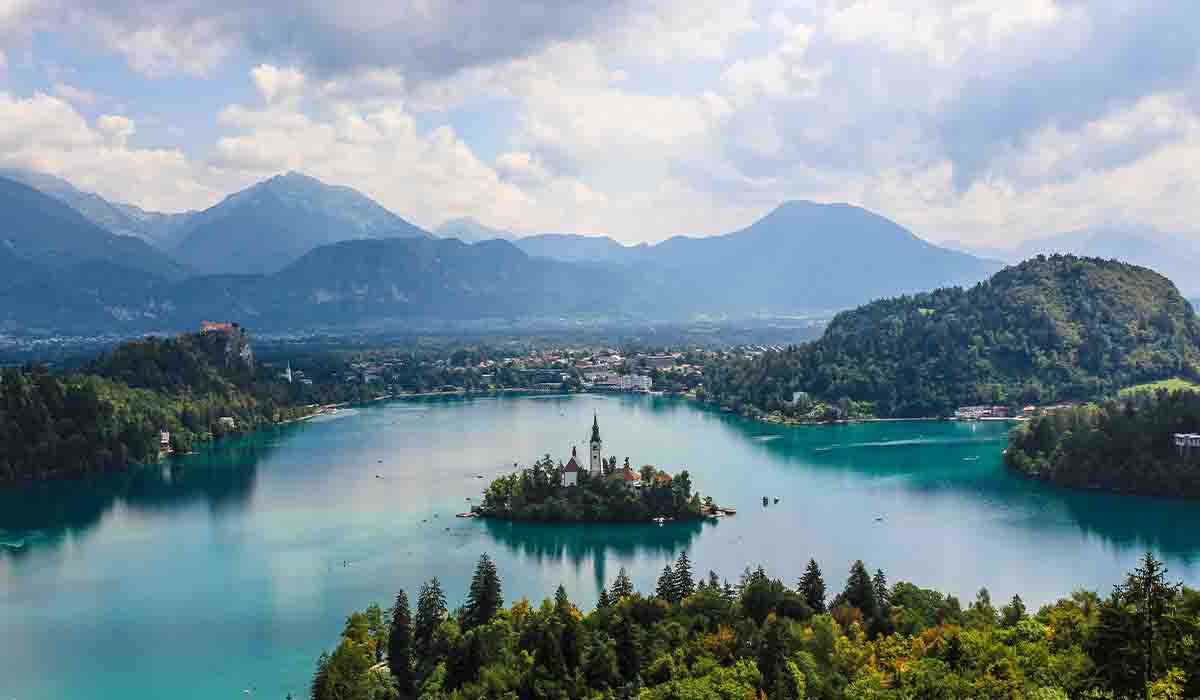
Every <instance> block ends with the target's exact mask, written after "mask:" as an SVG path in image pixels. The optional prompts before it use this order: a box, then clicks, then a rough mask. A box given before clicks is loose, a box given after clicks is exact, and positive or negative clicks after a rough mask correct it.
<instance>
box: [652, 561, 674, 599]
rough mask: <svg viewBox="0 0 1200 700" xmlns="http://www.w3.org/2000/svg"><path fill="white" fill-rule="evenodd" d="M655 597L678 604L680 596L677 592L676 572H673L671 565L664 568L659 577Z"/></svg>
mask: <svg viewBox="0 0 1200 700" xmlns="http://www.w3.org/2000/svg"><path fill="white" fill-rule="evenodd" d="M654 596H655V597H656V598H661V599H662V600H665V601H667V602H668V603H675V602H678V600H679V596H678V595H677V594H676V592H675V572H674V571H672V570H671V567H670V565H666V566H663V570H662V574H660V575H659V577H658V585H657V586H655V588H654Z"/></svg>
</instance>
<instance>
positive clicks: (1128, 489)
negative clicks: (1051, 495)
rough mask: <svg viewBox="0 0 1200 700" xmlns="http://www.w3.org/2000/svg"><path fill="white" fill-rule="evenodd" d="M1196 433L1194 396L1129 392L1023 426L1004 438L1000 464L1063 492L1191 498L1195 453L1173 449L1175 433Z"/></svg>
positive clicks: (1198, 456) (1197, 472) (1199, 419)
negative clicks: (1068, 488) (1081, 490)
mask: <svg viewBox="0 0 1200 700" xmlns="http://www.w3.org/2000/svg"><path fill="white" fill-rule="evenodd" d="M1198 432H1200V393H1197V392H1195V391H1187V390H1183V391H1169V390H1166V389H1160V390H1158V391H1136V392H1128V393H1126V394H1123V395H1121V396H1119V397H1118V398H1114V399H1110V400H1107V401H1105V402H1103V403H1101V404H1099V405H1094V404H1092V405H1084V406H1075V407H1072V408H1066V409H1060V410H1056V411H1053V412H1051V413H1046V414H1044V415H1041V416H1038V417H1035V418H1034V419H1032V420H1030V421H1028V422H1026V423H1023V424H1022V425H1020V426H1018V427H1017V428H1015V429H1014V430H1013V431H1012V432H1011V433H1010V435H1009V440H1008V449H1007V450H1006V451H1005V453H1004V463H1005V465H1006V466H1007V467H1008V468H1009V469H1012V470H1013V471H1015V472H1018V473H1021V474H1024V475H1026V476H1030V477H1033V478H1036V479H1044V480H1046V481H1050V482H1053V483H1056V484H1060V485H1062V486H1072V487H1082V488H1099V489H1104V490H1107V491H1117V492H1121V493H1138V494H1145V495H1150V496H1177V497H1190V498H1196V497H1200V448H1190V449H1189V448H1184V449H1179V448H1177V447H1176V446H1175V442H1174V439H1173V434H1174V433H1198Z"/></svg>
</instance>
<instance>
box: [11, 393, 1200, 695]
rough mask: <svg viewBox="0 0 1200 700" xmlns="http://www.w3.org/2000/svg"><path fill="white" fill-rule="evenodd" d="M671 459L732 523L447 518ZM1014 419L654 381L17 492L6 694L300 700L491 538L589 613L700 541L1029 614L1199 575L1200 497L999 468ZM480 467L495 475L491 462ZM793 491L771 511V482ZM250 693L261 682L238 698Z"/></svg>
mask: <svg viewBox="0 0 1200 700" xmlns="http://www.w3.org/2000/svg"><path fill="white" fill-rule="evenodd" d="M593 412H595V414H596V415H598V416H599V421H600V430H601V435H602V437H603V438H604V441H605V442H604V454H605V455H615V456H617V457H618V458H619V459H623V458H624V457H626V456H628V457H630V459H631V462H632V463H633V465H634V466H635V467H636V466H640V465H641V464H645V463H652V464H655V465H658V466H659V467H661V468H666V469H668V470H669V471H678V470H680V469H683V468H686V469H688V470H689V471H690V472H691V474H692V480H693V483H694V484H695V486H696V488H698V489H699V490H700V491H701V492H703V493H704V494H709V495H712V496H714V497H715V498H716V500H717V501H718V502H719V503H721V504H723V505H732V506H735V507H736V508H737V509H738V514H737V516H735V517H733V518H726V519H724V520H722V521H720V522H705V523H668V524H665V525H663V526H656V525H653V524H646V525H570V526H553V525H536V524H528V523H520V524H516V523H503V522H496V521H478V520H465V519H456V518H454V517H453V516H454V513H455V512H458V511H462V510H466V509H467V508H468V507H469V506H470V505H471V503H470V502H469V501H468V499H474V502H478V499H479V495H480V493H481V491H482V489H483V488H484V487H485V486H486V484H487V483H488V480H490V479H491V478H492V477H494V476H496V475H498V474H500V473H502V472H504V471H506V470H511V468H512V464H513V463H514V462H517V461H519V462H521V463H522V464H526V463H528V462H530V461H532V459H534V458H535V457H538V456H540V455H542V454H544V453H547V452H549V453H550V454H551V455H553V456H554V457H556V458H562V459H564V461H565V458H566V457H567V456H568V455H569V454H570V449H571V446H572V445H573V444H574V445H577V446H578V447H579V448H580V453H581V454H586V445H587V440H588V436H589V434H590V429H591V424H592V416H593ZM1008 427H1009V426H1008V424H1004V423H976V424H957V423H936V422H917V423H869V424H856V425H838V426H819V427H817V426H814V427H786V426H773V425H766V424H762V423H756V422H752V421H747V420H744V419H741V418H738V417H736V416H731V415H728V414H724V413H720V412H717V411H713V410H710V409H706V408H703V407H700V406H698V405H696V404H694V403H690V402H686V401H681V400H675V399H667V398H659V397H646V396H586V395H585V396H573V397H565V396H563V397H523V398H518V397H505V398H478V399H461V398H460V399H429V400H411V401H396V402H391V403H386V404H378V405H373V406H370V407H364V408H357V409H351V410H346V411H342V412H339V413H338V414H336V415H334V416H328V417H322V418H319V419H316V420H313V421H310V422H307V423H302V424H295V425H289V426H284V427H280V428H277V429H273V430H268V431H263V432H260V433H257V434H254V435H251V436H246V437H242V438H237V439H231V440H226V441H224V442H222V443H220V444H218V445H215V446H213V447H211V448H210V449H205V450H203V451H202V452H200V453H198V454H196V455H191V456H187V457H180V458H176V459H173V460H171V461H170V462H167V463H164V464H162V465H155V466H152V467H146V468H142V469H138V470H135V471H132V472H129V473H126V474H121V475H114V476H109V477H104V478H99V479H92V480H88V481H77V482H67V483H57V484H50V485H44V486H39V487H35V488H26V489H20V490H9V491H0V700H27V699H29V700H33V699H38V700H67V699H70V700H91V699H97V700H99V699H101V698H104V699H110V698H122V699H123V700H141V699H149V698H156V699H157V698H168V697H169V698H173V699H184V700H186V699H196V700H200V699H203V700H214V699H220V698H230V699H232V698H246V697H253V698H278V699H280V700H282V698H284V697H285V696H286V694H287V693H288V692H291V693H292V695H293V697H296V698H300V697H307V693H308V681H309V679H310V677H311V674H312V670H313V664H314V661H315V659H316V657H317V655H318V654H319V652H320V651H321V650H322V649H326V648H330V647H332V646H333V644H334V643H335V642H336V638H337V634H338V632H339V631H340V629H341V627H342V624H343V621H344V619H345V617H346V616H347V615H348V614H349V613H350V612H352V611H353V610H356V609H361V608H363V607H365V606H366V605H367V604H368V603H370V602H372V601H376V602H379V603H380V604H381V605H383V606H385V607H386V606H387V605H388V604H389V603H390V601H391V600H392V599H393V598H394V596H395V592H396V590H397V588H399V587H404V588H405V589H407V590H408V594H409V599H410V600H413V601H415V598H416V593H417V589H418V588H419V586H420V585H421V583H422V582H423V581H425V580H427V579H428V578H430V577H431V576H438V577H440V578H441V580H442V582H443V584H444V586H445V588H446V592H447V596H448V598H449V600H450V602H451V604H452V605H456V604H459V603H461V602H462V599H463V596H464V594H465V591H466V587H467V584H468V582H469V579H470V575H471V572H472V570H473V567H474V564H475V561H476V559H477V558H478V557H479V555H480V553H482V552H489V553H490V554H491V555H492V557H493V558H494V559H495V560H496V563H497V567H498V568H499V571H500V574H501V576H502V577H503V581H504V593H505V598H506V600H507V601H509V602H511V601H513V600H515V599H517V598H519V597H521V596H527V597H529V598H531V599H535V600H540V599H541V598H542V597H546V596H552V595H553V592H554V588H555V587H556V586H557V585H558V584H559V583H562V584H563V585H564V586H566V588H567V590H568V592H569V593H570V594H571V597H572V598H573V599H574V600H576V601H581V602H582V603H584V604H586V605H589V606H590V605H591V604H592V603H593V602H594V601H595V598H596V595H597V594H598V592H599V590H600V587H601V586H602V585H605V584H606V583H611V581H612V579H613V578H614V577H615V576H616V574H617V570H618V569H619V567H621V566H625V567H626V568H627V569H628V570H629V571H630V573H631V575H632V577H633V579H634V582H635V583H636V584H637V586H638V587H639V589H641V590H642V591H646V592H650V591H653V590H654V582H655V579H656V578H657V576H658V573H659V572H660V571H661V569H662V567H663V564H664V563H666V562H667V561H669V560H673V559H674V558H675V557H676V556H677V555H678V553H679V551H680V550H682V549H688V550H689V553H690V555H691V558H692V560H693V562H694V564H695V567H696V570H697V574H698V575H699V574H703V573H705V572H707V571H708V570H709V569H714V570H716V571H718V572H719V573H720V574H721V575H722V576H723V577H726V578H728V579H729V580H730V581H736V580H737V577H738V575H739V574H740V572H741V571H742V570H743V569H744V568H745V567H746V566H754V565H756V564H760V563H761V564H763V565H764V566H766V567H767V569H768V571H769V573H770V574H771V575H773V576H776V577H780V578H782V579H784V580H785V581H786V582H788V583H789V584H794V583H795V580H796V579H797V578H798V577H799V575H800V573H801V572H802V570H803V568H804V565H805V564H806V562H807V561H808V559H809V557H815V558H816V559H817V561H818V562H820V564H821V566H822V568H823V569H824V571H825V577H826V582H827V584H828V585H829V587H830V589H831V593H832V592H833V591H834V590H840V588H841V584H842V583H843V582H844V580H845V576H846V572H847V570H848V568H849V566H850V564H851V563H852V562H853V561H854V560H855V559H858V558H861V559H863V560H864V561H865V562H866V564H867V566H868V567H869V568H870V569H871V570H874V569H875V568H882V569H884V571H885V572H886V573H887V575H888V579H889V580H890V581H892V582H895V581H899V580H908V581H912V582H914V583H917V584H919V585H922V586H927V587H934V588H937V589H939V590H943V591H947V592H952V593H955V594H957V595H959V596H960V597H961V598H962V599H963V601H964V604H965V603H966V602H967V601H968V600H970V599H971V598H973V596H974V593H975V591H976V590H977V589H978V588H979V587H981V586H987V587H988V588H989V590H990V591H991V593H992V599H993V601H996V602H997V603H999V602H1001V601H1006V600H1007V599H1008V598H1009V597H1011V596H1012V594H1013V593H1017V592H1019V593H1020V594H1021V596H1022V597H1023V598H1024V599H1025V601H1026V602H1027V603H1028V604H1030V606H1031V607H1033V606H1034V605H1036V604H1038V603H1041V602H1045V601H1047V600H1050V599H1053V598H1055V597H1058V596H1062V595H1066V594H1068V593H1070V592H1071V591H1072V590H1074V589H1076V588H1080V587H1086V588H1092V589H1096V590H1099V591H1101V592H1102V593H1106V592H1107V591H1108V590H1110V588H1111V586H1112V585H1113V584H1114V583H1116V582H1117V581H1118V580H1119V578H1120V577H1121V576H1122V574H1123V573H1124V572H1125V571H1126V570H1128V569H1130V568H1132V566H1133V565H1134V563H1135V560H1136V559H1137V557H1138V556H1139V555H1140V554H1141V553H1142V552H1143V551H1144V550H1146V549H1147V548H1150V549H1153V550H1154V551H1155V552H1156V553H1157V554H1158V555H1159V556H1160V557H1161V558H1163V559H1165V560H1166V562H1167V564H1168V566H1169V568H1170V576H1171V577H1172V578H1175V579H1182V580H1184V581H1186V582H1188V583H1190V584H1192V585H1196V584H1197V583H1200V568H1198V567H1197V555H1200V508H1197V507H1196V506H1195V504H1188V503H1184V502H1177V501H1164V500H1155V499H1148V498H1137V497H1126V496H1114V495H1107V494H1098V493H1078V492H1068V491H1064V490H1061V489H1058V488H1056V487H1052V486H1048V485H1044V484H1040V483H1035V482H1031V481H1027V480H1024V479H1022V478H1019V477H1015V476H1011V475H1009V474H1007V473H1006V472H1005V471H1004V469H1003V466H1002V465H1001V461H1000V454H1001V450H1002V449H1003V448H1004V446H1005V435H1006V431H1007V430H1008ZM480 474H482V475H484V476H485V477H486V478H485V479H479V478H477V477H478V475H480ZM763 496H769V497H771V498H772V499H774V498H775V497H778V498H779V499H780V501H779V503H777V504H775V503H772V505H770V506H767V507H763V506H762V497H763ZM247 690H249V691H251V692H250V693H249V694H247V693H245V692H244V691H247Z"/></svg>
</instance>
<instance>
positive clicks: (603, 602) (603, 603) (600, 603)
mask: <svg viewBox="0 0 1200 700" xmlns="http://www.w3.org/2000/svg"><path fill="white" fill-rule="evenodd" d="M611 604H612V603H611V602H610V601H609V600H608V589H607V588H601V589H600V597H599V598H598V599H597V600H596V608H597V609H598V610H603V609H604V608H607V607H608V606H609V605H611Z"/></svg>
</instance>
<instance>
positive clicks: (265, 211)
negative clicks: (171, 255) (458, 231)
mask: <svg viewBox="0 0 1200 700" xmlns="http://www.w3.org/2000/svg"><path fill="white" fill-rule="evenodd" d="M407 236H412V237H421V238H428V237H430V234H429V232H428V231H425V230H423V229H421V228H418V227H417V226H414V225H413V224H410V223H409V222H407V221H405V220H404V219H402V218H400V217H399V216H396V215H395V214H393V213H392V212H391V211H389V210H387V209H385V208H384V207H383V206H381V205H379V204H378V203H376V202H375V201H374V200H372V199H370V198H369V197H367V196H366V195H363V194H362V193H360V192H358V191H357V190H354V189H352V188H349V187H341V186H334V185H327V184H325V183H323V182H321V181H320V180H317V179H315V178H311V177H308V176H307V175H301V174H299V173H287V174H286V175H277V176H275V177H272V178H270V179H268V180H264V181H263V182H260V183H258V184H256V185H253V186H252V187H249V188H247V189H244V190H241V191H240V192H235V193H234V194H231V195H229V196H228V197H226V198H225V199H224V200H222V201H221V202H219V203H218V204H216V205H215V206H212V207H210V208H208V209H206V210H204V211H202V212H200V213H199V214H197V215H196V216H194V217H192V219H191V220H190V221H189V222H188V224H187V227H186V230H185V231H184V232H183V233H182V234H181V238H182V240H181V242H180V243H179V246H178V247H177V248H176V249H175V254H176V255H177V256H178V257H179V258H180V259H182V260H184V261H185V262H188V263H189V264H191V265H193V266H195V267H196V269H198V270H201V271H204V272H209V273H248V274H256V273H272V272H276V271H278V270H281V269H283V268H284V267H285V266H287V265H288V264H290V263H291V262H293V261H295V260H296V259H298V258H299V257H300V256H302V255H304V254H305V253H307V252H309V251H310V250H312V249H314V248H317V247H319V246H322V245H328V244H331V243H337V242H340V241H345V240H354V239H360V238H394V237H407Z"/></svg>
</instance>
